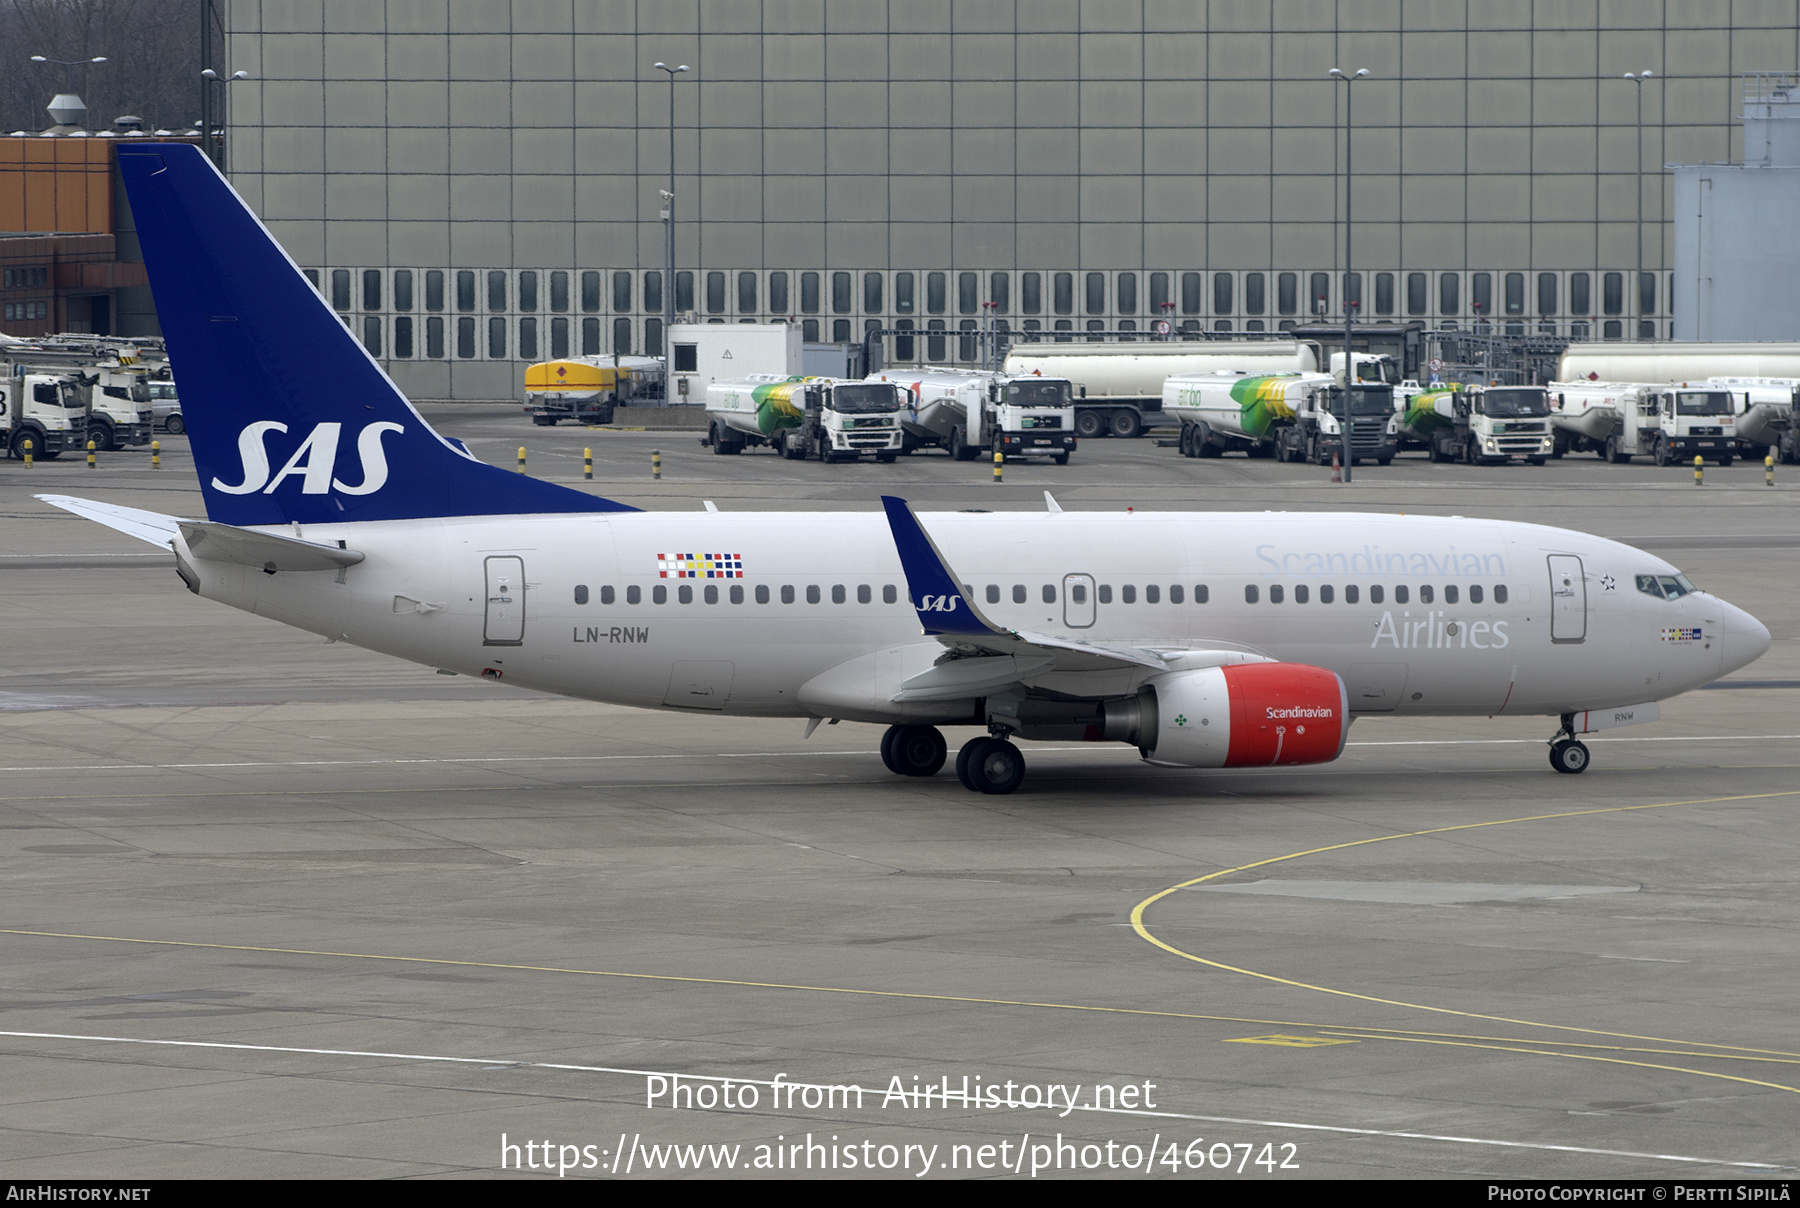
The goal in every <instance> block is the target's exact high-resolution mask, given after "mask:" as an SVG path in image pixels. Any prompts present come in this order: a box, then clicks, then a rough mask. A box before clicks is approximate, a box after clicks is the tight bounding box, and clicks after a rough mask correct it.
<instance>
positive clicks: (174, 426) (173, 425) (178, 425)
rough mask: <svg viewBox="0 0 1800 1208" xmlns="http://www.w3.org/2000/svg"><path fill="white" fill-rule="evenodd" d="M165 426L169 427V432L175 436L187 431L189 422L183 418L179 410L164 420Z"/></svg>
mask: <svg viewBox="0 0 1800 1208" xmlns="http://www.w3.org/2000/svg"><path fill="white" fill-rule="evenodd" d="M163 427H165V428H167V429H168V430H169V433H170V434H171V435H173V436H180V435H181V434H182V433H183V432H186V431H187V423H186V422H185V421H183V420H182V418H181V412H179V411H177V412H176V413H175V414H173V415H171V416H170V417H169V418H168V419H167V420H165V421H164V422H163Z"/></svg>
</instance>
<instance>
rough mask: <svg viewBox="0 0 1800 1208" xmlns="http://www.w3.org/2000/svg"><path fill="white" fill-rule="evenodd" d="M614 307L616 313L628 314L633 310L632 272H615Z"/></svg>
mask: <svg viewBox="0 0 1800 1208" xmlns="http://www.w3.org/2000/svg"><path fill="white" fill-rule="evenodd" d="M612 308H613V311H614V312H615V313H618V314H628V313H630V311H631V274H630V273H627V272H617V273H614V274H613V296H612Z"/></svg>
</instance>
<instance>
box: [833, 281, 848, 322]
mask: <svg viewBox="0 0 1800 1208" xmlns="http://www.w3.org/2000/svg"><path fill="white" fill-rule="evenodd" d="M831 313H832V314H834V315H847V314H849V313H850V274H849V273H833V274H831Z"/></svg>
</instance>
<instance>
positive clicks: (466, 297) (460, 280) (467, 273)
mask: <svg viewBox="0 0 1800 1208" xmlns="http://www.w3.org/2000/svg"><path fill="white" fill-rule="evenodd" d="M456 309H458V310H460V311H464V312H467V311H471V310H474V309H475V273H474V270H472V269H466V268H465V269H459V270H457V273H456Z"/></svg>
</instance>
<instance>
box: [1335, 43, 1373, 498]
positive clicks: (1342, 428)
mask: <svg viewBox="0 0 1800 1208" xmlns="http://www.w3.org/2000/svg"><path fill="white" fill-rule="evenodd" d="M1326 74H1327V75H1330V76H1334V77H1335V78H1337V79H1340V80H1342V81H1344V284H1343V286H1342V287H1341V288H1342V289H1343V291H1344V386H1343V395H1342V398H1343V413H1342V414H1341V415H1340V416H1339V420H1338V439H1339V441H1340V442H1341V443H1342V444H1343V447H1344V482H1345V483H1346V484H1348V483H1349V482H1350V467H1351V465H1352V464H1353V463H1354V462H1355V460H1356V459H1355V458H1353V457H1352V456H1351V455H1350V387H1351V385H1352V384H1353V383H1354V382H1355V381H1356V360H1355V358H1354V357H1353V356H1352V355H1351V352H1350V326H1351V324H1352V323H1354V322H1355V315H1356V307H1355V305H1354V304H1352V303H1351V301H1350V264H1351V261H1350V138H1351V129H1352V127H1351V125H1350V98H1351V97H1352V96H1353V95H1354V90H1353V89H1352V88H1351V87H1350V85H1352V84H1354V83H1355V82H1356V81H1357V80H1361V79H1364V78H1366V77H1367V76H1368V74H1369V69H1368V68H1367V67H1362V68H1358V69H1357V71H1356V72H1355V74H1353V75H1346V74H1344V72H1343V71H1341V70H1339V69H1338V68H1336V67H1333V68H1332V69H1331V70H1330V71H1329V72H1327V73H1326ZM1361 293H1362V291H1361V290H1358V291H1357V294H1358V299H1359V300H1360V298H1361Z"/></svg>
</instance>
